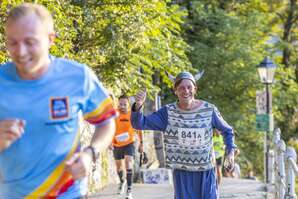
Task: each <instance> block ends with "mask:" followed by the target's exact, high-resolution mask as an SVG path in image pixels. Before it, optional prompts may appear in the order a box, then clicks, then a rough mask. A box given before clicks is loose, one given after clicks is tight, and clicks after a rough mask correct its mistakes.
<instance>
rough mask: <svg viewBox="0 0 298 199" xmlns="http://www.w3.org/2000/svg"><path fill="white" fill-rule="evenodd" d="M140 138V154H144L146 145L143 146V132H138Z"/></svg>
mask: <svg viewBox="0 0 298 199" xmlns="http://www.w3.org/2000/svg"><path fill="white" fill-rule="evenodd" d="M137 132H138V137H139V143H140V144H139V153H143V151H144V145H143V132H142V131H141V130H138V131H137Z"/></svg>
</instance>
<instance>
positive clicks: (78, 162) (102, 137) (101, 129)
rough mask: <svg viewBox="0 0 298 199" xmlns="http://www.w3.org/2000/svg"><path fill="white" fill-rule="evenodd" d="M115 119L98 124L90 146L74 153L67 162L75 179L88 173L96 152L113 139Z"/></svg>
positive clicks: (104, 147)
mask: <svg viewBox="0 0 298 199" xmlns="http://www.w3.org/2000/svg"><path fill="white" fill-rule="evenodd" d="M115 130H116V128H115V120H114V119H109V120H108V121H106V122H105V123H104V124H102V125H100V126H97V127H96V129H95V132H94V135H93V137H92V139H91V143H90V146H91V147H93V149H94V150H95V151H92V150H91V147H87V148H85V149H84V150H83V151H82V152H80V153H76V154H74V155H73V156H72V157H71V158H70V159H69V160H68V161H67V162H66V167H67V169H68V171H69V172H70V173H71V174H72V176H73V177H74V179H81V178H83V177H85V176H87V175H88V171H89V170H90V167H91V165H92V164H91V163H92V159H93V157H94V153H97V152H101V151H103V150H105V149H106V148H107V147H108V146H109V144H110V143H111V141H112V138H113V136H114V133H115Z"/></svg>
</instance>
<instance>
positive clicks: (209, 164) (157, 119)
mask: <svg viewBox="0 0 298 199" xmlns="http://www.w3.org/2000/svg"><path fill="white" fill-rule="evenodd" d="M202 102H203V103H202V105H201V106H200V107H198V108H196V109H194V110H190V111H185V110H181V109H179V108H178V106H177V103H172V104H168V105H166V106H164V107H162V108H161V109H159V110H158V111H156V112H154V113H152V114H150V115H148V116H144V115H143V114H142V113H141V112H134V111H132V115H131V121H132V125H133V127H134V128H135V129H140V130H141V129H142V130H159V131H164V144H165V153H166V165H167V167H168V168H172V169H182V170H188V171H206V170H209V169H211V168H213V167H214V161H213V159H214V152H213V143H212V135H213V128H216V129H218V130H219V131H220V132H221V133H222V135H223V137H224V142H225V145H226V147H227V149H228V150H231V149H232V148H235V147H236V146H235V145H234V133H233V129H232V127H231V126H229V125H228V124H227V123H226V122H225V120H224V119H223V118H222V117H221V115H220V113H219V112H218V110H217V108H216V107H215V106H214V105H213V104H210V103H208V102H206V101H202Z"/></svg>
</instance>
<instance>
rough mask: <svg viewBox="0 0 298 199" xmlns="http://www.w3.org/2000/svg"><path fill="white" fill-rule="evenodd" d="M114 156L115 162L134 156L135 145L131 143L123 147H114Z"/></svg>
mask: <svg viewBox="0 0 298 199" xmlns="http://www.w3.org/2000/svg"><path fill="white" fill-rule="evenodd" d="M113 154H114V158H115V160H122V159H124V156H126V155H129V156H134V155H135V145H134V143H131V144H128V145H126V146H122V147H114V150H113Z"/></svg>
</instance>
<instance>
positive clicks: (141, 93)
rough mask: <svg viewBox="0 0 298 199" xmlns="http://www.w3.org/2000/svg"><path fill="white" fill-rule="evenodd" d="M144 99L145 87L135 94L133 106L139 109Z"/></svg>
mask: <svg viewBox="0 0 298 199" xmlns="http://www.w3.org/2000/svg"><path fill="white" fill-rule="evenodd" d="M145 100H146V89H143V90H140V91H139V92H138V93H137V94H136V96H135V106H136V107H135V108H136V110H139V109H140V108H141V107H142V106H143V104H144V102H145Z"/></svg>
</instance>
